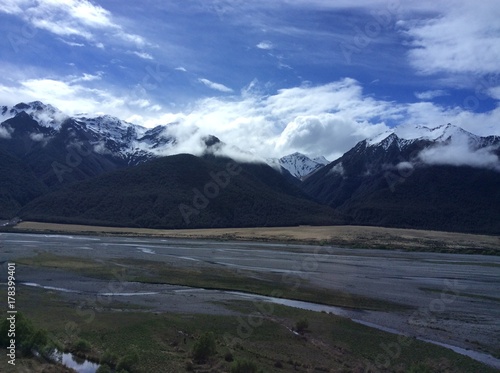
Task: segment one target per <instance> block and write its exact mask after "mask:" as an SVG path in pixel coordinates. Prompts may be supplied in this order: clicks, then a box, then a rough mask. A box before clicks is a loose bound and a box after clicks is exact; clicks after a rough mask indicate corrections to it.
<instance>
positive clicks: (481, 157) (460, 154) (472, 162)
mask: <svg viewBox="0 0 500 373" xmlns="http://www.w3.org/2000/svg"><path fill="white" fill-rule="evenodd" d="M493 151H494V149H493V148H491V147H490V148H482V149H479V150H473V149H471V148H470V146H469V145H468V144H467V142H464V141H452V142H451V143H450V144H440V145H437V146H433V147H430V148H427V149H424V150H423V151H422V152H420V154H419V158H420V160H422V161H423V162H424V163H426V164H429V165H451V166H470V167H478V168H488V169H495V170H497V171H500V160H499V159H498V157H497V155H496V154H494V153H493Z"/></svg>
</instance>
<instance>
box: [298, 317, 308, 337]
mask: <svg viewBox="0 0 500 373" xmlns="http://www.w3.org/2000/svg"><path fill="white" fill-rule="evenodd" d="M308 327H309V321H307V319H300V320H299V321H297V323H296V324H295V329H297V332H298V333H300V334H303V333H304V332H305V331H306V330H307V328H308Z"/></svg>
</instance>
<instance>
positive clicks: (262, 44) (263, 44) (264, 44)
mask: <svg viewBox="0 0 500 373" xmlns="http://www.w3.org/2000/svg"><path fill="white" fill-rule="evenodd" d="M256 47H257V48H259V49H265V50H270V49H273V48H274V45H273V43H271V42H270V41H268V40H264V41H261V42H260V43H259V44H257V45H256Z"/></svg>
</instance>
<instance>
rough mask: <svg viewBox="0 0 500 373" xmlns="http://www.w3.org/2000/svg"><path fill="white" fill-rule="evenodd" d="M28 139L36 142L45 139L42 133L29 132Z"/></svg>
mask: <svg viewBox="0 0 500 373" xmlns="http://www.w3.org/2000/svg"><path fill="white" fill-rule="evenodd" d="M30 139H31V140H33V141H36V142H40V141H43V140H44V139H45V136H43V133H30Z"/></svg>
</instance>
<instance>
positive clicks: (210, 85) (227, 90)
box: [198, 78, 233, 93]
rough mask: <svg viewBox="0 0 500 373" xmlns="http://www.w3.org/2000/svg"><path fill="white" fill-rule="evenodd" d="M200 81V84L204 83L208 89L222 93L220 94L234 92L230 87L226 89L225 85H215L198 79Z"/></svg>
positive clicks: (206, 80)
mask: <svg viewBox="0 0 500 373" xmlns="http://www.w3.org/2000/svg"><path fill="white" fill-rule="evenodd" d="M198 81H199V82H200V83H203V84H205V85H206V86H207V87H208V88H211V89H215V90H216V91H220V92H226V93H228V92H233V90H232V89H231V88H229V87H226V86H225V85H224V84H220V83H215V82H212V81H210V80H208V79H201V78H200V79H198Z"/></svg>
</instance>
